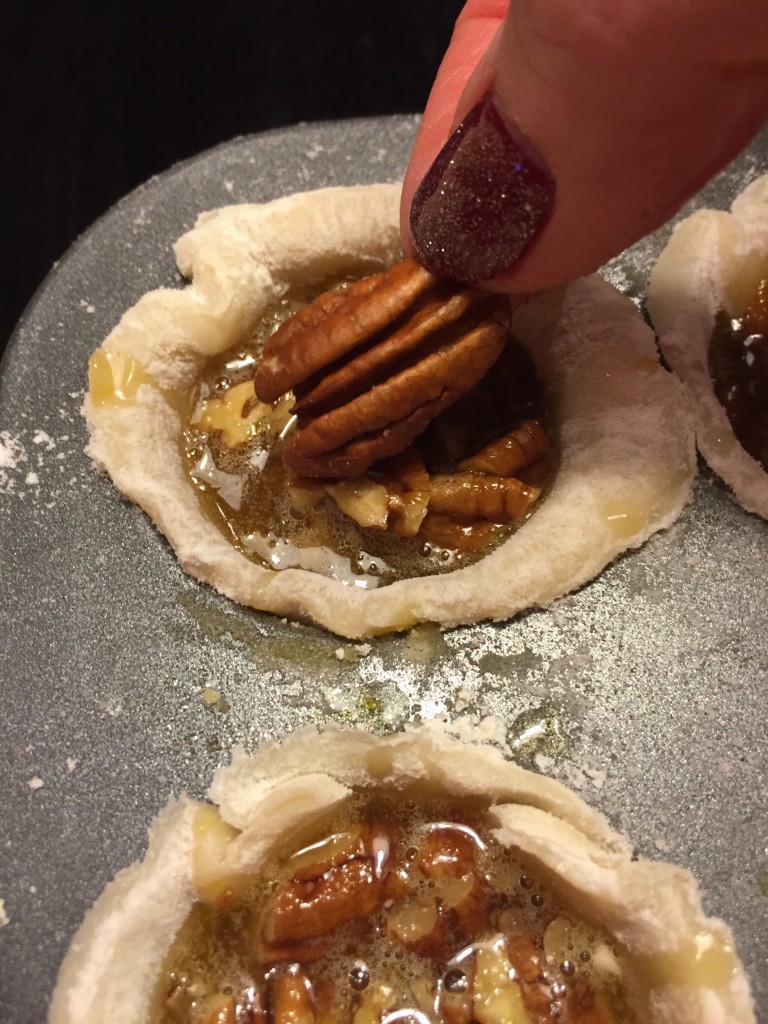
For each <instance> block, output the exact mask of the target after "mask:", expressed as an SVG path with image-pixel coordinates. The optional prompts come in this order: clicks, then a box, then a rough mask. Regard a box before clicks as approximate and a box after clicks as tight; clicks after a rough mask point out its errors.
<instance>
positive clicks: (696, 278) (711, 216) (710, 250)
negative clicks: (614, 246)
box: [647, 175, 768, 518]
mask: <svg viewBox="0 0 768 1024" xmlns="http://www.w3.org/2000/svg"><path fill="white" fill-rule="evenodd" d="M750 264H752V268H754V267H755V266H758V267H759V266H760V265H761V264H762V268H763V272H765V268H766V267H768V175H766V176H765V177H762V178H758V179H757V180H756V181H754V182H752V184H751V185H749V186H748V187H747V188H746V189H745V191H744V192H742V194H741V195H740V196H739V197H738V198H737V199H735V200H734V202H733V204H732V206H731V213H725V212H724V211H721V210H699V211H698V212H697V213H694V214H693V215H692V216H690V217H688V218H687V219H686V220H684V221H683V222H682V223H681V224H679V225H678V226H677V227H676V228H675V231H674V233H673V235H672V238H671V239H670V241H669V243H668V245H667V246H666V248H665V249H664V251H663V252H662V254H661V256H660V257H659V259H658V261H657V263H656V266H655V267H654V269H653V272H652V274H651V280H650V284H649V286H648V299H647V307H648V312H649V314H650V316H651V319H652V320H653V324H654V326H655V328H656V330H657V332H658V334H659V345H660V346H661V350H662V352H663V354H664V358H665V359H666V360H667V362H668V364H669V366H670V367H671V368H672V370H674V372H675V373H676V374H677V375H678V376H679V377H680V379H681V380H682V381H683V383H684V384H685V386H686V388H687V390H688V392H689V394H690V396H691V399H692V406H693V409H694V415H695V418H696V441H697V444H698V446H699V450H700V451H701V454H702V455H703V456H704V458H705V459H706V461H707V462H708V463H709V465H710V466H711V467H712V469H714V471H715V472H716V473H717V474H718V476H720V477H721V478H722V479H723V480H724V481H725V483H726V484H728V486H729V487H730V488H731V490H732V491H733V494H734V496H735V497H736V499H737V501H739V502H740V503H741V504H742V505H743V506H744V508H746V509H747V510H748V511H749V512H756V513H757V514H758V515H761V516H763V517H764V518H768V473H766V472H765V470H764V469H763V467H762V466H761V465H760V463H759V462H758V461H757V460H756V459H754V458H752V456H751V455H750V454H749V453H748V452H746V451H745V450H744V449H743V448H742V446H741V444H740V443H739V441H738V440H737V439H736V435H735V434H734V432H733V429H732V427H731V424H730V421H729V419H728V416H727V415H726V412H725V410H724V409H723V407H722V406H721V405H720V403H719V402H718V400H717V397H716V396H715V390H714V387H713V385H712V378H711V377H710V373H709V342H710V338H711V336H712V331H713V329H714V327H715V317H716V316H717V313H718V312H719V311H720V310H726V311H728V312H731V308H730V307H731V302H730V299H729V292H730V291H731V290H732V288H733V284H734V283H735V282H736V281H737V280H738V277H739V275H740V274H742V273H744V272H745V271H746V272H749V270H750V269H752V268H750ZM755 284H757V282H755Z"/></svg>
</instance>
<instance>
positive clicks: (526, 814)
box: [49, 723, 755, 1024]
mask: <svg viewBox="0 0 768 1024" xmlns="http://www.w3.org/2000/svg"><path fill="white" fill-rule="evenodd" d="M457 764H460V765H461V768H460V770H459V771H457V770H456V766H457ZM352 786H355V787H359V786H363V787H366V788H369V789H385V790H386V791H387V792H388V793H392V792H401V793H408V794H414V795H415V794H419V795H423V796H427V797H430V796H431V797H437V798H441V797H443V798H444V797H450V798H453V799H456V798H459V799H460V798H462V797H470V796H479V797H484V798H486V799H487V800H488V802H489V804H490V805H491V809H490V814H491V816H492V817H493V818H495V820H496V824H497V828H495V829H494V834H495V836H496V838H497V839H498V840H499V841H500V842H501V843H502V844H504V845H507V846H510V847H514V848H515V849H516V851H517V855H518V856H521V857H522V858H523V859H525V860H528V861H530V862H531V863H532V866H533V869H534V870H535V871H536V872H537V873H539V874H540V875H541V876H542V877H543V878H545V879H546V882H547V885H548V886H549V887H550V888H551V889H552V890H553V891H554V893H555V895H556V896H557V897H558V898H559V899H561V900H562V901H563V903H564V904H565V905H566V907H569V908H570V909H571V911H572V912H573V913H575V914H576V915H578V916H579V917H580V918H582V919H583V920H585V921H586V922H588V923H593V924H595V925H596V926H599V927H601V928H603V929H605V930H606V931H607V932H608V934H609V935H611V936H613V937H614V938H615V939H616V940H617V941H618V942H619V943H621V945H622V946H623V947H624V948H625V950H626V951H627V953H628V954H629V955H630V956H631V957H632V958H633V962H634V963H635V964H636V965H639V967H638V966H636V968H635V972H636V973H637V971H638V969H639V970H640V971H643V972H644V977H645V983H646V984H647V991H648V993H649V1005H650V1008H651V1010H650V1016H649V1017H648V1018H647V1020H648V1024H747V1022H754V1020H755V1018H754V1014H753V1010H752V1003H751V999H750V995H749V987H748V983H747V981H746V978H745V975H744V973H743V970H742V968H741V966H740V964H739V962H738V960H737V958H736V956H735V954H734V953H733V945H732V944H733V938H732V935H731V933H730V931H729V929H728V928H727V927H726V925H725V924H723V922H722V921H719V920H716V919H713V918H707V917H706V916H705V914H704V912H703V910H702V907H701V903H700V898H699V892H698V886H697V884H696V881H695V879H694V878H693V876H692V875H691V874H690V873H689V872H688V871H686V870H684V869H683V868H679V867H675V866H673V865H670V864H663V863H657V862H654V861H647V860H633V859H632V851H631V848H630V846H629V845H628V843H627V842H626V840H625V839H624V838H623V837H621V836H619V835H617V834H616V833H615V832H613V831H612V830H611V828H610V826H609V825H608V822H607V821H606V819H605V818H603V816H602V815H600V814H599V813H597V812H596V811H594V810H592V809H591V808H589V807H588V806H587V805H586V804H585V803H584V802H583V801H582V800H581V799H580V798H579V797H578V796H576V795H575V794H574V793H572V792H571V791H570V790H568V789H566V787H565V786H563V785H562V784H560V783H559V782H556V781H554V780H552V779H547V778H545V777H543V776H541V775H538V774H536V773H534V772H529V771H526V770H525V769H522V768H520V767H518V766H517V765H514V764H511V763H510V762H508V761H506V760H504V758H503V757H502V756H501V754H500V753H499V751H498V750H496V749H494V748H492V747H490V746H487V745H483V744H474V743H468V742H464V741H460V740H458V739H456V738H454V737H452V736H451V735H449V733H448V731H447V729H446V727H445V726H444V725H442V724H440V723H430V724H428V725H425V726H423V727H421V728H419V729H413V730H410V731H408V732H405V733H398V734H393V735H391V736H388V737H384V738H381V737H374V736H372V735H370V734H368V733H364V732H358V731H353V730H346V729H345V730H341V729H338V728H328V729H327V730H325V731H324V732H321V733H317V732H315V731H314V730H311V729H303V730H300V731H298V732H296V733H294V734H293V735H291V736H289V737H287V738H286V739H284V740H283V741H282V743H267V744H265V745H264V746H262V747H261V748H260V750H259V751H258V752H257V753H256V754H255V755H254V756H253V757H247V756H245V755H244V754H242V753H240V754H238V755H236V757H235V758H234V760H233V762H232V764H230V765H228V766H226V767H223V768H220V769H219V770H218V771H217V773H216V775H215V778H214V781H213V784H212V786H211V790H210V794H209V795H210V798H211V799H212V800H213V801H214V802H215V803H216V804H218V809H219V813H220V814H221V816H222V818H223V819H224V821H226V822H228V823H229V824H230V825H232V826H234V828H236V829H237V830H239V834H237V835H236V837H235V838H233V839H232V841H231V842H230V844H229V845H228V846H227V847H226V848H225V849H224V850H223V851H222V854H221V857H222V859H221V867H222V871H223V873H225V874H227V875H230V874H232V873H237V872H240V871H242V872H246V873H250V872H255V871H258V869H259V868H260V866H261V865H263V864H265V863H267V862H268V861H269V859H270V857H271V855H272V854H273V852H274V851H275V850H277V849H279V848H280V847H281V840H282V841H283V842H284V841H285V839H286V837H288V838H289V839H290V840H294V838H295V836H296V835H297V832H298V831H299V830H301V829H302V827H306V826H308V825H313V824H317V826H318V827H319V828H322V826H323V824H324V821H325V820H330V818H331V817H332V816H333V815H334V814H335V813H336V812H337V811H338V810H339V809H341V808H342V807H343V805H344V803H345V801H346V800H348V799H349V797H350V796H351V789H350V787H352ZM404 798H407V797H404ZM201 806H203V805H201V804H200V803H198V802H197V801H195V800H191V799H189V798H187V797H182V798H181V799H180V800H176V801H171V802H170V803H169V804H168V806H167V807H166V808H165V810H164V811H163V812H162V813H161V814H160V816H159V817H158V818H157V820H156V821H155V823H154V824H153V826H152V829H151V831H150V836H149V849H148V852H147V854H146V856H145V858H144V860H143V861H141V862H140V863H136V864H134V865H132V866H131V867H129V868H127V869H125V870H124V871H122V872H121V873H120V874H119V875H118V876H117V877H116V878H115V880H114V881H113V882H111V883H110V884H109V885H108V886H107V888H106V889H105V891H104V892H103V893H102V895H101V896H100V897H99V899H98V900H97V901H96V903H95V905H94V906H93V907H92V909H91V910H90V911H89V912H88V914H87V915H86V917H85V920H84V922H83V924H82V926H81V927H80V930H79V931H78V933H77V934H76V936H75V938H74V941H73V942H72V945H71V947H70V950H69V953H68V954H67V957H66V959H65V961H64V963H63V966H62V968H61V972H60V975H59V980H58V983H57V986H56V990H55V992H54V996H53V1001H52V1004H51V1010H50V1017H49V1022H50V1024H83V1022H85V1021H87V1022H88V1024H113V1022H114V1021H120V1024H146V1020H147V1013H148V1009H149V1005H150V1000H151V996H152V992H153V986H154V984H155V982H156V980H157V978H158V976H159V970H160V966H161V963H162V960H163V958H164V956H165V954H166V952H167V951H168V949H169V948H170V946H171V944H172V942H173V939H174V937H175V935H176V933H177V931H178V930H179V928H180V927H181V925H182V923H183V922H184V920H185V918H186V916H187V914H188V913H189V910H190V909H191V906H192V903H193V901H194V899H195V889H194V881H193V865H192V856H193V847H194V842H195V840H194V830H193V822H194V818H195V815H196V813H197V811H198V809H199V808H200V807H201ZM708 948H709V949H711V948H715V949H717V950H720V951H721V953H722V956H723V957H725V958H726V959H725V961H724V962H725V964H726V965H727V971H725V973H724V974H723V972H722V971H721V972H720V974H721V976H720V977H719V979H718V980H717V983H716V984H714V985H713V984H712V979H711V975H710V974H708V973H707V971H706V970H702V968H701V966H699V970H698V974H697V973H696V971H695V969H694V971H693V973H686V968H685V966H684V965H685V961H686V956H688V955H689V954H690V953H691V951H692V950H694V949H698V950H700V951H701V950H706V949H708ZM635 957H637V958H639V959H638V960H634V958H635ZM646 958H647V959H646ZM644 964H645V967H644V966H643V965H644ZM650 965H653V966H652V967H651V966H650ZM702 974H706V975H707V978H708V979H709V981H708V982H707V981H704V980H703V979H702V978H701V977H700V975H702Z"/></svg>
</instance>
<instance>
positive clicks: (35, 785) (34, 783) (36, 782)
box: [27, 775, 45, 789]
mask: <svg viewBox="0 0 768 1024" xmlns="http://www.w3.org/2000/svg"><path fill="white" fill-rule="evenodd" d="M27 785H28V786H29V788H30V789H42V788H43V786H44V785H45V783H44V782H43V780H42V779H41V778H40V776H39V775H33V776H32V778H31V779H27Z"/></svg>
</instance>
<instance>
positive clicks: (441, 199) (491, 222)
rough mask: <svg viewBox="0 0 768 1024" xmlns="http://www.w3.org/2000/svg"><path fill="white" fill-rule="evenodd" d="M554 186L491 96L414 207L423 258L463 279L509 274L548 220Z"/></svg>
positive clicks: (473, 113) (435, 168)
mask: <svg viewBox="0 0 768 1024" xmlns="http://www.w3.org/2000/svg"><path fill="white" fill-rule="evenodd" d="M554 199H555V181H554V179H553V178H552V175H551V174H550V172H549V170H548V168H547V167H546V165H545V164H544V162H543V160H542V159H541V158H540V157H539V156H538V154H536V153H535V151H534V149H533V147H532V145H531V144H530V143H529V142H528V140H527V139H525V138H524V137H523V136H522V135H521V134H520V133H519V132H518V131H517V130H516V129H515V128H514V126H512V125H510V124H509V123H508V122H507V121H506V120H505V119H504V118H503V117H502V115H501V114H500V113H499V110H498V108H497V107H496V104H495V102H494V99H493V93H492V92H488V93H486V94H485V96H484V97H483V98H482V99H481V100H480V102H479V103H478V104H477V105H476V106H474V107H473V108H472V109H471V110H470V112H469V113H468V114H467V116H466V117H465V118H464V120H463V121H462V122H461V124H460V125H459V127H458V128H457V129H456V130H455V132H454V133H453V135H451V137H450V138H449V139H448V141H447V142H446V144H445V145H444V146H443V148H442V149H441V150H440V152H439V153H438V155H437V157H436V159H435V161H434V163H433V164H432V166H431V167H430V169H429V170H428V171H427V173H426V175H425V176H424V179H423V181H422V182H421V184H420V185H419V187H418V189H417V190H416V194H415V195H414V197H413V203H412V205H411V217H410V226H411V237H412V239H413V244H414V247H415V249H416V253H417V255H418V258H419V260H420V261H421V262H422V263H423V264H424V266H425V267H427V268H428V269H429V270H431V271H433V272H434V273H437V274H441V275H442V276H443V277H450V278H454V279H456V280H459V281H468V282H474V283H477V282H480V281H487V280H488V279H489V278H492V277H495V276H496V275H497V274H501V273H503V272H504V271H507V270H509V269H510V268H511V267H512V266H513V265H514V264H515V262H516V261H517V260H518V259H519V258H520V257H521V256H522V255H523V253H524V252H525V250H526V249H527V248H528V246H529V245H530V244H531V242H532V241H533V240H534V238H535V237H536V235H537V234H538V233H539V231H540V230H541V229H542V228H543V227H544V225H545V224H546V222H547V220H548V219H549V216H550V213H551V211H552V206H553V204H554Z"/></svg>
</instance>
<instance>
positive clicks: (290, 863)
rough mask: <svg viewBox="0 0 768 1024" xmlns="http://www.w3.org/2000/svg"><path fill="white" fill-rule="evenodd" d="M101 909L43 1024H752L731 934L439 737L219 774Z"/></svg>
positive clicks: (654, 866) (411, 737) (341, 746)
mask: <svg viewBox="0 0 768 1024" xmlns="http://www.w3.org/2000/svg"><path fill="white" fill-rule="evenodd" d="M211 797H212V799H213V800H214V801H215V803H214V804H210V803H201V802H198V801H195V800H190V799H188V798H184V799H182V800H180V801H177V802H175V803H173V804H171V805H170V806H169V807H168V808H166V810H165V811H164V812H163V814H162V815H161V816H160V818H159V819H158V820H157V822H156V823H155V825H154V826H153V828H152V831H151V833H150V843H149V851H148V853H147V855H146V857H145V859H144V860H143V861H142V862H141V863H138V864H134V865H133V866H132V867H130V868H128V869H127V870H126V871H123V872H121V874H120V875H118V877H117V878H116V879H115V880H114V881H113V882H112V883H111V884H110V885H109V886H108V887H107V889H106V890H105V892H104V893H103V895H102V896H101V897H100V898H99V899H98V900H97V902H96V904H95V906H94V907H93V908H92V909H91V910H90V911H89V913H88V915H87V916H86V919H85V921H84V923H83V925H82V927H81V929H80V931H79V932H78V934H77V935H76V936H75V939H74V942H73V944H72V947H71V950H70V952H69V954H68V956H67V958H66V960H65V962H64V965H63V967H62V970H61V973H60V976H59V981H58V985H57V988H56V991H55V993H54V997H53V1002H52V1006H51V1014H50V1024H82V1022H85V1021H87V1022H88V1024H113V1022H114V1021H116V1020H119V1021H120V1022H121V1024H345V1022H350V1024H395V1022H397V1021H400V1022H407V1024H471V1022H476V1024H563V1022H567V1024H692V1022H694V1021H695V1022H696V1024H715V1022H722V1024H724V1022H726V1021H727V1022H728V1024H748V1022H753V1021H754V1016H753V1013H752V1008H751V1002H750V996H749V991H748V987H747V982H746V980H745V977H744V974H743V971H742V969H741V966H740V964H739V961H738V959H737V957H736V954H735V952H734V949H733V940H732V936H731V934H730V932H729V930H728V928H727V927H726V926H725V925H724V924H723V923H722V922H721V921H718V920H715V919H713V918H707V917H706V916H705V914H704V913H703V911H702V908H701V904H700V900H699V895H698V891H697V886H696V883H695V881H694V879H693V878H692V876H691V875H689V874H688V872H686V871H684V870H682V869H681V868H676V867H673V866H671V865H668V864H661V863H656V862H652V861H646V860H642V859H640V860H638V859H635V858H633V856H632V852H631V849H630V847H629V846H628V844H627V843H626V842H625V840H624V839H623V838H622V837H620V836H618V835H616V834H615V833H614V832H613V831H612V830H611V829H610V827H609V826H608V824H607V822H606V820H605V819H604V818H603V817H602V816H601V815H599V814H598V813H597V812H595V811H593V810H591V809H590V808H589V807H587V805H586V804H585V803H583V802H582V801H581V800H580V799H579V798H578V797H576V796H575V795H574V794H573V793H571V792H570V791H569V790H567V789H566V788H565V787H564V786H562V785H561V784H559V783H557V782H555V781H553V780H550V779H546V778H544V777H543V776H541V775H538V774H535V773H532V772H528V771H525V770H524V769H522V768H519V767H517V766H516V765H513V764H511V763H509V762H507V761H505V760H504V759H503V758H502V757H501V755H500V754H499V752H498V751H496V750H494V749H492V748H490V747H488V746H483V745H474V744H471V743H466V742H465V743H462V742H459V741H458V740H455V739H452V738H451V737H450V736H449V735H448V734H447V733H446V731H445V729H444V728H442V727H440V728H438V727H437V726H435V725H432V726H428V727H423V728H422V729H420V730H415V731H411V732H407V733H405V734H399V735H392V736H389V737H386V738H377V737H373V736H370V735H368V734H366V733H361V732H354V731H348V730H338V729H330V730H328V731H326V732H323V733H320V734H318V733H315V732H312V731H301V732H299V733H296V734H294V735H293V736H292V737H288V738H287V739H285V740H284V741H283V743H282V744H281V745H279V744H268V745H266V746H265V747H263V748H262V749H261V750H260V751H259V752H258V753H257V754H256V755H255V756H254V757H252V758H246V757H244V756H242V755H241V756H240V758H239V759H237V760H235V761H234V762H233V763H232V764H231V765H230V766H228V767H225V768H222V769H219V771H218V773H217V775H216V777H215V780H214V783H213V786H212V789H211Z"/></svg>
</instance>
